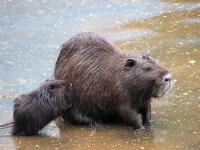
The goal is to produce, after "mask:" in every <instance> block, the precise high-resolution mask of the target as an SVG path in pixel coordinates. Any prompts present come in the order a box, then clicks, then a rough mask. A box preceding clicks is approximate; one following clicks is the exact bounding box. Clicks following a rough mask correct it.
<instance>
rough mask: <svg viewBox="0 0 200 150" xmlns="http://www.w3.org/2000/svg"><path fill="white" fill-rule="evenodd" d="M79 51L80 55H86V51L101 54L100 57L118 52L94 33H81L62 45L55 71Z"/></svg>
mask: <svg viewBox="0 0 200 150" xmlns="http://www.w3.org/2000/svg"><path fill="white" fill-rule="evenodd" d="M77 51H78V52H80V53H84V51H90V52H92V51H93V52H94V51H95V54H98V53H99V55H101V54H102V53H106V54H108V53H112V52H116V51H115V47H114V46H113V45H112V44H110V43H109V42H108V41H106V40H105V39H103V38H102V37H100V36H98V35H97V34H95V33H93V32H84V33H79V34H77V35H76V36H74V37H72V38H71V39H70V40H68V41H67V42H66V43H64V44H63V45H62V47H61V49H60V54H59V56H58V58H57V61H56V65H55V70H56V69H57V67H58V66H59V65H60V64H61V63H62V62H63V61H64V60H65V59H67V58H69V57H71V56H72V55H73V54H75V53H77Z"/></svg>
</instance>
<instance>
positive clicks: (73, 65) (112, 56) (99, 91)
mask: <svg viewBox="0 0 200 150" xmlns="http://www.w3.org/2000/svg"><path fill="white" fill-rule="evenodd" d="M54 75H55V79H61V80H65V82H69V83H71V84H72V85H73V87H74V91H75V93H76V95H75V99H74V100H73V103H72V107H71V108H70V110H69V111H68V112H65V113H64V114H63V118H64V119H65V120H68V121H70V122H75V123H83V124H89V125H94V124H96V123H98V122H101V121H109V120H113V119H120V120H123V121H124V122H125V123H127V124H130V125H132V126H133V127H135V128H136V129H143V128H144V126H148V125H150V116H151V99H152V98H158V97H161V96H163V95H164V94H165V93H166V92H167V91H168V90H169V88H170V86H171V75H170V74H169V72H168V71H167V70H166V69H165V68H163V67H162V66H160V64H159V63H158V62H157V61H156V60H155V59H153V58H151V57H149V56H147V55H133V54H124V53H122V52H120V51H119V50H117V48H115V47H114V46H113V45H112V44H110V43H109V42H108V41H106V40H105V39H104V38H102V37H100V36H98V35H97V34H95V33H80V34H78V35H76V36H74V37H73V38H71V39H70V40H69V41H67V42H66V43H64V44H63V47H62V48H61V51H60V54H59V57H58V59H57V62H56V65H55V71H54ZM140 115H141V117H140Z"/></svg>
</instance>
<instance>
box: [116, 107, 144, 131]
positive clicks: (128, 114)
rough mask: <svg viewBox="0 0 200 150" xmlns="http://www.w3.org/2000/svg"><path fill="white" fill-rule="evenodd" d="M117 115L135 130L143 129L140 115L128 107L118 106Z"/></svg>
mask: <svg viewBox="0 0 200 150" xmlns="http://www.w3.org/2000/svg"><path fill="white" fill-rule="evenodd" d="M118 113H119V115H120V117H121V118H122V119H123V120H124V122H125V123H127V124H130V125H131V126H133V127H134V128H135V129H144V127H143V125H142V121H141V117H140V115H139V114H138V113H137V112H136V110H135V109H132V108H130V106H129V105H125V106H120V108H119V110H118Z"/></svg>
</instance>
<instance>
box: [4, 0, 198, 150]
mask: <svg viewBox="0 0 200 150" xmlns="http://www.w3.org/2000/svg"><path fill="white" fill-rule="evenodd" d="M80 31H94V32H98V33H101V34H102V35H104V36H106V37H107V38H108V39H110V40H112V41H114V42H115V43H116V45H117V46H118V47H119V48H120V49H122V50H124V51H128V52H138V51H139V52H150V53H151V55H152V56H153V57H155V58H157V59H159V60H161V63H162V64H163V65H164V66H166V67H167V68H169V70H170V71H171V72H172V74H173V80H174V84H175V85H174V87H173V89H172V90H171V91H170V92H169V93H168V94H167V95H166V96H165V97H163V98H160V99H156V100H154V101H153V122H152V129H151V130H149V131H146V132H143V133H137V132H135V131H134V130H133V129H132V128H130V127H127V126H122V125H113V124H109V125H105V130H104V131H98V132H96V131H94V130H91V129H89V128H87V127H83V126H72V125H70V124H69V125H65V126H61V127H60V128H58V127H57V126H56V125H55V124H54V123H51V124H50V125H48V126H47V127H46V128H45V129H44V130H42V131H41V135H40V136H33V137H12V136H11V135H10V128H8V129H4V130H0V149H1V150H3V149H9V150H12V149H46V150H47V149H50V150H51V149H74V150H75V149H76V150H77V149H99V150H100V149H141V150H143V149H145V150H154V149H156V150H163V149H165V150H172V149H177V150H199V148H200V67H199V66H200V2H199V0H148V1H147V0H132V1H129V0H121V1H119V0H96V1H95V0H87V1H84V0H83V1H78V0H74V1H65V0H60V1H53V0H43V1H39V0H35V1H32V0H28V1H25V0H16V1H12V0H8V1H0V123H4V122H7V121H9V120H11V118H12V107H13V103H12V102H13V98H14V97H15V96H17V95H19V93H24V92H27V91H30V90H32V89H34V88H36V87H38V85H39V84H40V83H41V82H42V81H44V80H46V79H51V78H52V72H53V68H54V63H55V60H56V58H57V55H58V53H59V51H58V49H59V46H60V45H61V44H62V43H63V42H64V41H66V40H67V39H68V38H70V37H71V36H72V35H74V34H75V33H77V32H80Z"/></svg>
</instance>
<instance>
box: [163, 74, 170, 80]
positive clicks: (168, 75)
mask: <svg viewBox="0 0 200 150" xmlns="http://www.w3.org/2000/svg"><path fill="white" fill-rule="evenodd" d="M171 79H172V75H171V74H170V73H167V74H165V75H164V76H163V81H164V82H170V81H171Z"/></svg>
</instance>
